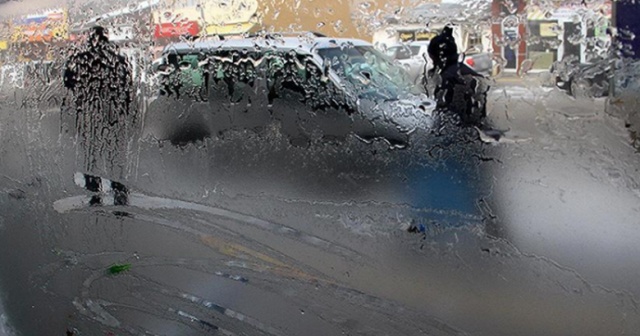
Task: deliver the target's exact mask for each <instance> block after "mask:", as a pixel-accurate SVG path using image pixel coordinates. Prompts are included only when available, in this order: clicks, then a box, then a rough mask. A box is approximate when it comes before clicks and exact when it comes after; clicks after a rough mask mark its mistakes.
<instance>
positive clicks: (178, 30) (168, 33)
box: [153, 21, 200, 38]
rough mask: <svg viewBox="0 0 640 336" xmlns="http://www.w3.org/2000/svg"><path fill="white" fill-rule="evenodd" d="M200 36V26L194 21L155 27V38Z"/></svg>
mask: <svg viewBox="0 0 640 336" xmlns="http://www.w3.org/2000/svg"><path fill="white" fill-rule="evenodd" d="M198 34H200V25H199V24H198V22H196V21H185V22H175V23H171V22H169V23H159V24H156V26H155V32H154V34H153V35H154V36H155V38H163V37H178V36H184V35H191V36H197V35H198Z"/></svg>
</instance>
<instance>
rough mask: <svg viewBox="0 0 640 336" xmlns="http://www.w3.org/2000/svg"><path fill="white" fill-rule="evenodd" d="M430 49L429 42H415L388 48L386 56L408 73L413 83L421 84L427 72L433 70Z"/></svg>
mask: <svg viewBox="0 0 640 336" xmlns="http://www.w3.org/2000/svg"><path fill="white" fill-rule="evenodd" d="M428 48H429V41H415V42H410V43H407V44H397V45H392V46H390V47H387V49H386V50H385V54H386V55H387V56H389V57H391V59H393V60H394V61H395V62H396V63H398V64H399V65H401V66H402V67H403V68H404V69H405V70H406V71H407V73H408V74H409V80H410V81H411V82H413V83H416V84H421V83H422V78H423V76H424V74H425V73H426V71H428V70H430V69H431V68H433V63H432V62H431V59H430V58H429V54H428V52H427V49H428Z"/></svg>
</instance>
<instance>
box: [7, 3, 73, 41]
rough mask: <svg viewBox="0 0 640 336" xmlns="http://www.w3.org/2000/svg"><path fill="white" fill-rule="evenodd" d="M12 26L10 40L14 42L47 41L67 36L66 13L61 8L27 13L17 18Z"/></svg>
mask: <svg viewBox="0 0 640 336" xmlns="http://www.w3.org/2000/svg"><path fill="white" fill-rule="evenodd" d="M14 26H15V30H14V34H13V37H12V40H13V41H16V42H42V41H47V42H48V41H51V40H54V39H67V38H68V32H67V26H68V25H67V14H66V12H65V11H63V10H54V11H49V12H47V13H44V14H38V15H29V16H26V17H24V18H21V19H19V20H17V21H16V22H15V23H14Z"/></svg>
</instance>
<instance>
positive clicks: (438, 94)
mask: <svg viewBox="0 0 640 336" xmlns="http://www.w3.org/2000/svg"><path fill="white" fill-rule="evenodd" d="M427 52H428V54H429V57H430V58H431V60H432V62H433V66H434V67H433V69H432V70H431V77H432V78H433V77H439V81H438V82H437V85H436V87H435V92H434V96H435V98H436V101H437V103H438V107H440V108H442V109H445V110H447V111H450V112H453V114H454V115H456V116H457V117H458V118H459V119H460V121H461V122H462V123H463V124H464V125H479V124H480V123H482V121H483V119H484V118H485V116H486V93H487V91H488V86H487V85H483V84H484V83H483V80H484V77H483V76H482V75H480V74H478V73H477V72H476V71H474V70H473V69H471V68H470V67H468V66H467V65H466V64H463V63H461V62H460V55H459V54H458V47H457V44H456V41H455V38H454V37H453V29H452V28H451V27H450V26H447V27H445V28H444V29H443V30H442V32H441V33H440V34H439V35H437V36H436V37H434V38H433V39H432V40H431V41H430V43H429V47H428V49H427Z"/></svg>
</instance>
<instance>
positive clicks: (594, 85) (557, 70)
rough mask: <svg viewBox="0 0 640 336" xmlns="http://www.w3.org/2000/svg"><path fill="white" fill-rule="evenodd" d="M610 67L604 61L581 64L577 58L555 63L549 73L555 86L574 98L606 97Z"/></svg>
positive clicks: (568, 58) (607, 62) (598, 60)
mask: <svg viewBox="0 0 640 336" xmlns="http://www.w3.org/2000/svg"><path fill="white" fill-rule="evenodd" d="M610 67H611V65H610V64H609V61H607V60H606V59H604V58H602V59H597V60H594V61H592V62H590V63H581V62H580V60H579V59H578V58H577V57H567V58H565V59H563V60H562V61H558V62H555V63H554V64H553V65H552V66H551V68H550V69H549V72H550V73H551V74H552V77H553V78H554V82H555V86H556V87H557V88H559V89H561V90H563V91H566V92H567V93H568V94H569V95H572V96H574V97H578V96H589V97H596V98H598V97H606V96H608V95H609V82H610V78H611V73H612V72H611V69H610Z"/></svg>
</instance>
